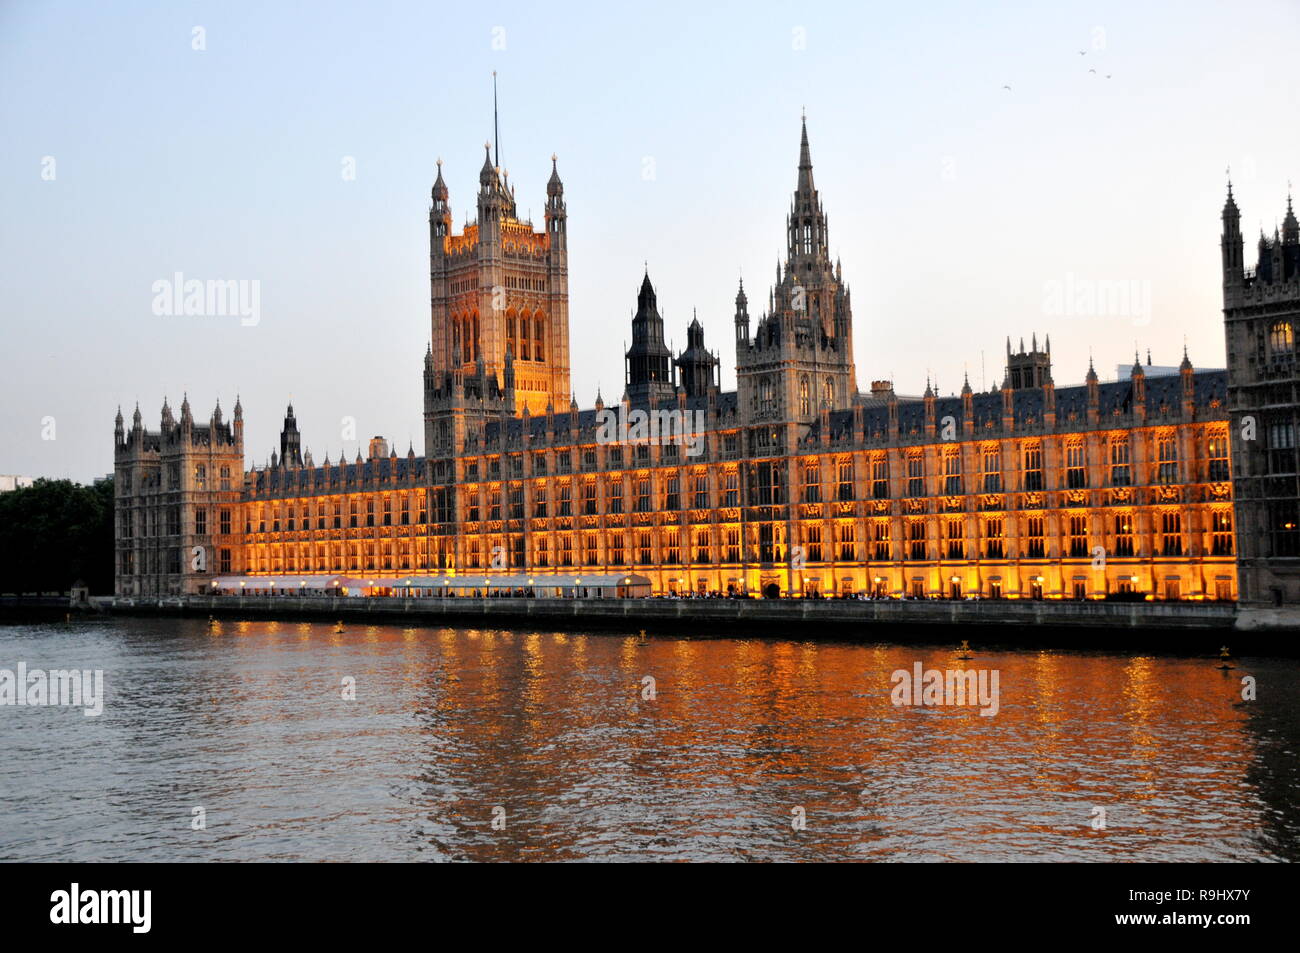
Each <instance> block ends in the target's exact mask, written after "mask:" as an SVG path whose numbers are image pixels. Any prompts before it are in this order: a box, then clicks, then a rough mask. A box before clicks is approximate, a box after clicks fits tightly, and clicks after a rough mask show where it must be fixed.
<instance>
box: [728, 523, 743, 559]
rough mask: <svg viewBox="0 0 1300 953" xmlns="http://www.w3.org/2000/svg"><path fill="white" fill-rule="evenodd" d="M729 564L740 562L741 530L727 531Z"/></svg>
mask: <svg viewBox="0 0 1300 953" xmlns="http://www.w3.org/2000/svg"><path fill="white" fill-rule="evenodd" d="M727 562H729V563H738V562H740V530H739V529H736V528H735V527H730V528H728V529H727Z"/></svg>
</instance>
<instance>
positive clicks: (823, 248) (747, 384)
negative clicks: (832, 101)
mask: <svg viewBox="0 0 1300 953" xmlns="http://www.w3.org/2000/svg"><path fill="white" fill-rule="evenodd" d="M736 378H737V388H738V391H739V394H738V400H739V405H740V410H741V413H742V414H744V415H746V418H747V419H749V420H752V421H760V420H761V421H767V420H771V421H784V422H797V423H801V424H810V423H811V422H813V421H814V420H816V419H817V417H818V414H819V413H820V411H821V409H822V407H823V406H825V407H827V408H829V409H830V410H843V409H846V408H849V407H851V406H852V405H853V401H854V398H855V397H856V396H857V389H858V388H857V374H856V371H855V369H854V365H853V316H852V308H851V303H850V296H849V289H848V288H847V287H846V286H845V284H844V282H843V280H842V272H841V270H840V267H839V264H838V263H834V264H833V263H832V262H831V257H830V233H829V228H828V225H827V218H826V211H825V209H824V208H823V207H822V202H821V197H820V195H819V193H818V191H817V188H816V186H815V185H814V184H813V169H812V157H811V153H810V150H809V147H808V125H807V123H806V122H805V123H804V124H803V127H802V130H801V135H800V141H799V170H798V177H797V181H796V188H795V193H794V199H793V201H792V202H791V204H790V214H789V216H788V218H787V220H786V258H785V267H784V269H782V267H781V266H780V265H778V266H777V270H776V285H775V287H774V288H773V289H772V293H771V297H770V299H769V302H768V309H767V312H766V313H765V314H764V315H763V316H762V317H761V318H759V320H758V325H757V327H756V329H755V331H754V333H753V336H752V337H751V336H750V331H749V312H748V300H747V299H746V297H745V292H744V287H743V285H742V287H741V289H740V292H739V293H738V294H737V295H736Z"/></svg>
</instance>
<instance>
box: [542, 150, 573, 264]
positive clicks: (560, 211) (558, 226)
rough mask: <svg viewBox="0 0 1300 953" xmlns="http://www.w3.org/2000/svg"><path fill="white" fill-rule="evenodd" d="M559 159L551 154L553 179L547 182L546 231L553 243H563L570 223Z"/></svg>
mask: <svg viewBox="0 0 1300 953" xmlns="http://www.w3.org/2000/svg"><path fill="white" fill-rule="evenodd" d="M556 162H557V158H556V156H555V153H551V177H550V179H548V180H547V182H546V231H547V234H549V235H550V236H551V241H552V242H561V243H562V242H563V241H564V240H565V238H564V236H565V231H566V226H567V223H568V217H569V216H568V212H566V211H565V207H564V183H563V182H561V181H560V172H559V169H558V167H557V166H556Z"/></svg>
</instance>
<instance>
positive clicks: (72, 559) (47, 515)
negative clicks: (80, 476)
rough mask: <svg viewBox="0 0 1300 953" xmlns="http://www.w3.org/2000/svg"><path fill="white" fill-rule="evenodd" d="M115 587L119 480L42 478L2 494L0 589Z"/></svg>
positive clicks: (100, 590)
mask: <svg viewBox="0 0 1300 953" xmlns="http://www.w3.org/2000/svg"><path fill="white" fill-rule="evenodd" d="M78 579H81V580H83V581H84V582H85V583H86V585H87V586H89V587H90V591H91V593H93V594H96V595H102V594H108V593H111V592H112V591H113V481H112V480H106V481H105V482H103V483H100V484H98V485H95V486H83V485H81V484H78V483H73V482H72V481H71V480H45V479H41V480H37V481H36V482H35V483H33V484H32V485H31V486H29V487H23V488H21V489H18V490H13V491H11V492H9V493H0V591H4V592H65V591H67V590H68V589H69V588H71V586H72V584H73V583H74V582H76V581H77V580H78Z"/></svg>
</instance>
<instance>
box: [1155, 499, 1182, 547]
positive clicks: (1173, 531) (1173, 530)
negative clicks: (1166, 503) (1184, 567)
mask: <svg viewBox="0 0 1300 953" xmlns="http://www.w3.org/2000/svg"><path fill="white" fill-rule="evenodd" d="M1160 553H1161V555H1163V556H1181V555H1182V554H1183V517H1182V514H1181V513H1179V512H1178V511H1176V510H1166V511H1165V512H1163V513H1161V514H1160Z"/></svg>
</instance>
